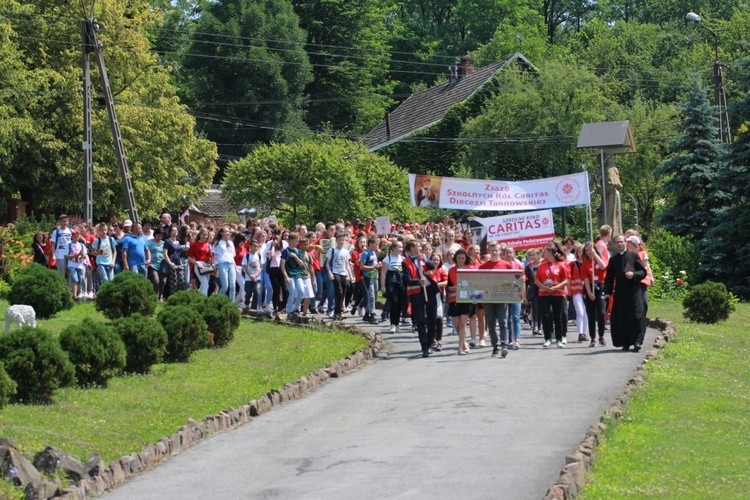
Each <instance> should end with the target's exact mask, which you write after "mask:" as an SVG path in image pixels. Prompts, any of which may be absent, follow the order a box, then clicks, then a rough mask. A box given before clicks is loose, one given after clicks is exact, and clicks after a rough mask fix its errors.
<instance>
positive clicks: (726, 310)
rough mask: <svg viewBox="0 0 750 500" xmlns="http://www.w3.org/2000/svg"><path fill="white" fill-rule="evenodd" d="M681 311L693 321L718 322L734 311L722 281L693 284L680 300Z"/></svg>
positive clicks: (730, 298) (724, 319)
mask: <svg viewBox="0 0 750 500" xmlns="http://www.w3.org/2000/svg"><path fill="white" fill-rule="evenodd" d="M682 307H684V308H685V311H684V312H683V313H682V314H683V315H684V316H685V317H686V318H687V319H688V320H689V321H692V322H693V323H709V324H713V323H718V322H720V321H726V320H727V319H728V318H729V314H730V313H731V312H732V311H734V304H733V303H732V297H731V295H730V294H729V292H728V291H727V287H726V286H725V285H724V283H714V282H713V281H706V282H705V283H703V284H700V285H697V286H694V287H693V289H692V290H690V292H688V294H687V296H686V297H685V299H684V300H683V301H682Z"/></svg>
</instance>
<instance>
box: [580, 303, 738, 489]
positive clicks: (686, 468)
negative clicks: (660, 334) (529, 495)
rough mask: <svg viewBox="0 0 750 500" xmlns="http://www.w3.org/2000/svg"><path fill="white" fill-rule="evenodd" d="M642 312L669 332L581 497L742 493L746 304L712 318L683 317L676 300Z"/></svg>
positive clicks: (612, 429) (603, 448)
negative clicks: (673, 331)
mask: <svg viewBox="0 0 750 500" xmlns="http://www.w3.org/2000/svg"><path fill="white" fill-rule="evenodd" d="M649 316H650V317H654V316H659V317H661V318H665V319H669V320H671V321H673V322H675V323H676V324H677V336H676V338H675V339H674V340H673V341H671V342H670V343H669V344H668V345H667V347H666V348H665V349H664V350H663V351H662V353H661V356H660V357H659V358H658V360H656V362H654V363H650V364H649V365H648V366H647V369H646V376H645V383H644V385H643V386H642V388H641V390H639V391H638V392H637V393H636V394H635V396H634V397H633V400H632V401H631V403H630V404H629V406H628V408H627V409H626V411H625V413H624V415H623V419H622V421H621V422H620V423H619V424H616V425H614V426H611V427H610V428H609V429H608V431H607V433H606V438H605V441H604V443H603V444H602V445H601V447H600V451H599V452H598V453H597V455H596V458H595V462H594V464H595V465H594V469H593V471H592V473H591V475H590V477H589V482H588V483H587V485H586V486H585V487H584V489H583V491H582V496H581V498H584V499H590V498H606V499H617V498H623V499H625V498H627V499H632V498H651V497H663V498H701V499H703V498H747V497H748V492H750V361H749V360H750V335H749V333H750V331H749V330H748V325H750V305H748V304H741V305H740V306H739V307H738V308H737V310H736V311H735V312H734V313H733V314H732V316H731V317H730V318H729V320H728V321H727V322H725V323H720V324H718V325H698V324H693V323H688V322H687V321H686V320H685V319H684V318H683V317H682V306H681V305H680V304H677V303H674V302H672V303H669V302H664V303H653V304H650V306H649Z"/></svg>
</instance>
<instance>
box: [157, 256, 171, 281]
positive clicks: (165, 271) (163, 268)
mask: <svg viewBox="0 0 750 500" xmlns="http://www.w3.org/2000/svg"><path fill="white" fill-rule="evenodd" d="M159 275H161V276H163V277H165V278H166V277H167V276H169V264H167V259H162V260H161V263H159Z"/></svg>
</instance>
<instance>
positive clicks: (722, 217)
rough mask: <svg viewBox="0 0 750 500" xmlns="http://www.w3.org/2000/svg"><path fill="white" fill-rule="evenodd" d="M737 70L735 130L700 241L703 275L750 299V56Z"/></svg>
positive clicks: (716, 182) (734, 112)
mask: <svg viewBox="0 0 750 500" xmlns="http://www.w3.org/2000/svg"><path fill="white" fill-rule="evenodd" d="M738 69H739V70H740V71H739V72H738V73H739V75H741V76H740V78H739V81H738V84H739V85H740V88H741V89H742V91H743V92H744V97H743V99H742V100H740V101H737V102H736V103H735V104H733V105H732V106H731V110H732V116H733V118H734V120H735V121H734V122H733V123H734V124H735V127H737V131H736V136H735V140H734V142H732V143H731V145H730V146H729V152H728V154H727V155H726V157H724V158H723V161H722V162H721V167H720V170H719V175H718V177H717V178H716V181H715V182H714V185H713V188H714V193H715V197H716V198H717V202H718V203H720V204H721V205H720V207H721V208H719V209H717V210H716V211H715V213H714V217H713V219H712V227H711V228H710V229H709V230H708V231H707V233H706V237H705V238H704V239H703V241H702V244H703V245H702V246H703V250H704V251H703V275H704V277H706V278H708V279H713V280H717V279H718V280H719V281H722V282H723V283H725V284H726V285H727V288H729V289H730V290H731V291H733V292H734V293H736V294H738V295H740V296H742V297H745V298H750V261H748V260H747V259H745V258H744V256H745V255H748V254H749V252H750V76H749V75H750V59H744V60H743V61H741V63H740V64H739V65H738Z"/></svg>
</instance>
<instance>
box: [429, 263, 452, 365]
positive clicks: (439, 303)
mask: <svg viewBox="0 0 750 500" xmlns="http://www.w3.org/2000/svg"><path fill="white" fill-rule="evenodd" d="M430 260H431V261H432V265H433V266H435V267H434V269H432V270H430V271H425V273H424V274H425V276H426V277H427V279H428V280H429V286H428V287H427V297H428V307H427V310H428V311H430V310H434V311H436V312H435V319H434V321H428V322H427V335H428V336H429V337H431V338H432V339H433V340H432V346H431V348H432V350H433V351H442V350H443V293H444V291H445V287H446V286H447V285H448V273H447V271H446V270H445V269H443V256H442V254H441V253H440V252H437V251H435V252H432V255H430ZM431 302H435V308H434V309H432V308H431V305H430V303H431ZM428 319H430V318H428Z"/></svg>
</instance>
